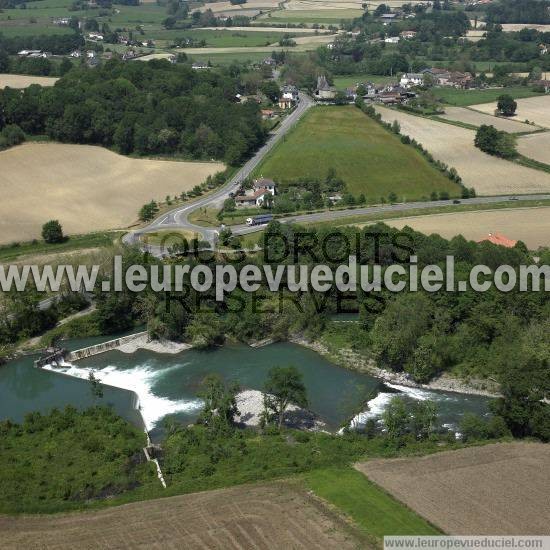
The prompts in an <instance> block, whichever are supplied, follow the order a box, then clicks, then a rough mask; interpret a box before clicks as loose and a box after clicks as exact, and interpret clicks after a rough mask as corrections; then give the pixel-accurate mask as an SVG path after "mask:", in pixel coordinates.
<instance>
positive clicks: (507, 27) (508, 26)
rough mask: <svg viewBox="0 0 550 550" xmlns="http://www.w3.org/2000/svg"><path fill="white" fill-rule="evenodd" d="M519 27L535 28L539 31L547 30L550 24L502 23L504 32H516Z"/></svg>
mask: <svg viewBox="0 0 550 550" xmlns="http://www.w3.org/2000/svg"><path fill="white" fill-rule="evenodd" d="M521 29H535V30H537V31H539V32H549V31H550V25H536V24H530V23H504V24H503V25H502V30H503V31H505V32H517V31H521Z"/></svg>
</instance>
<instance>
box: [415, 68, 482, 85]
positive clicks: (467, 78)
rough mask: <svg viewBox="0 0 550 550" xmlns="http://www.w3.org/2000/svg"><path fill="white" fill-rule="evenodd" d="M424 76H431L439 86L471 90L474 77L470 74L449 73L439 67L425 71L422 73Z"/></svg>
mask: <svg viewBox="0 0 550 550" xmlns="http://www.w3.org/2000/svg"><path fill="white" fill-rule="evenodd" d="M422 74H424V75H430V76H431V77H432V78H433V80H434V83H435V84H436V85H438V86H451V87H453V88H463V89H464V88H469V87H470V85H471V83H472V81H473V76H472V75H471V74H470V73H460V72H458V71H448V70H447V69H440V68H438V67H432V68H431V69H424V70H423V71H422Z"/></svg>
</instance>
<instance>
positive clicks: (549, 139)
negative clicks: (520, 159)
mask: <svg viewBox="0 0 550 550" xmlns="http://www.w3.org/2000/svg"><path fill="white" fill-rule="evenodd" d="M517 149H518V151H519V152H520V153H521V154H522V155H525V156H526V157H529V158H531V159H535V160H538V161H539V162H544V163H545V164H550V132H544V133H541V134H533V135H530V136H522V137H520V138H519V139H518V146H517Z"/></svg>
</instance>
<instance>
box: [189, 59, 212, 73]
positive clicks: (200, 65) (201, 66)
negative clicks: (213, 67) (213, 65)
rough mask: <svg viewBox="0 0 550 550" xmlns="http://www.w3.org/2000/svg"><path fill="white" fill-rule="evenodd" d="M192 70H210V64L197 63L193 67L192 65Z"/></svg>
mask: <svg viewBox="0 0 550 550" xmlns="http://www.w3.org/2000/svg"><path fill="white" fill-rule="evenodd" d="M191 68H192V69H195V70H196V71H202V70H204V69H208V68H209V67H208V63H205V62H204V61H195V63H193V65H191Z"/></svg>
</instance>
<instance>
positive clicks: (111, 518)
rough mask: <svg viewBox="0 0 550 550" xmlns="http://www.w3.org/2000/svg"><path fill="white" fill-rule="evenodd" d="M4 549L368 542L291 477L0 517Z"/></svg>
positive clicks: (335, 545) (221, 548) (308, 545)
mask: <svg viewBox="0 0 550 550" xmlns="http://www.w3.org/2000/svg"><path fill="white" fill-rule="evenodd" d="M0 536H1V540H2V548H3V549H4V550H8V549H14V550H15V549H19V548H26V549H33V548H56V549H57V550H60V549H71V550H72V549H74V548H79V549H80V550H86V549H95V548H104V549H108V548H117V549H125V548H128V549H130V548H131V549H135V548H202V549H219V550H225V549H227V548H232V549H241V548H242V549H244V548H247V549H248V548H304V549H308V548H337V549H339V550H345V549H348V548H350V549H351V548H365V547H366V546H365V544H364V541H360V539H359V538H356V535H355V533H354V532H352V528H351V527H349V526H348V525H347V524H346V523H345V521H344V520H342V519H340V517H338V516H337V515H336V514H335V513H334V512H332V511H329V510H328V508H326V507H325V506H324V504H323V503H322V502H320V501H319V500H317V499H316V498H315V497H311V496H310V495H308V494H307V493H306V492H305V490H302V489H298V488H296V487H294V486H292V485H290V484H286V483H271V484H266V485H255V486H245V487H235V488H231V489H221V490H217V491H209V492H204V493H195V494H190V495H182V496H177V497H169V498H162V499H158V500H150V501H145V502H139V503H133V504H127V505H125V506H119V507H116V508H109V509H106V510H102V511H98V512H84V513H79V514H78V513H77V514H64V515H55V516H47V515H46V516H34V517H33V516H18V517H7V516H0Z"/></svg>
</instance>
